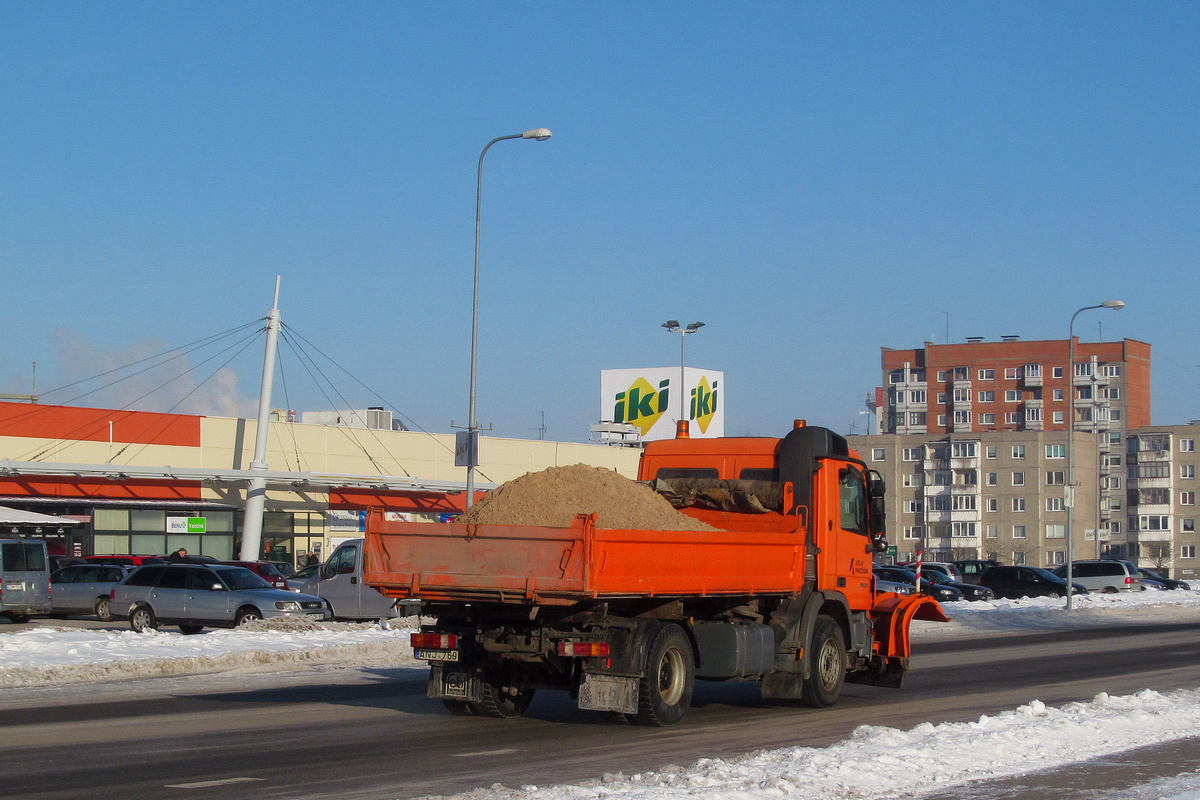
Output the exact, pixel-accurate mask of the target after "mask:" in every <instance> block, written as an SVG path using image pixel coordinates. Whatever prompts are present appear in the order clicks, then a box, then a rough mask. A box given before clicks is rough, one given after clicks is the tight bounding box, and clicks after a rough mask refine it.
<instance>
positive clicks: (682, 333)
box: [662, 319, 704, 420]
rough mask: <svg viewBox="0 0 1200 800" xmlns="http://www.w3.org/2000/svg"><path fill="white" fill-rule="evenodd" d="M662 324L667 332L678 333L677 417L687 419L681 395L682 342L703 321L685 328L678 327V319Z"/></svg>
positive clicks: (683, 384)
mask: <svg viewBox="0 0 1200 800" xmlns="http://www.w3.org/2000/svg"><path fill="white" fill-rule="evenodd" d="M662 326H663V327H664V328H666V329H667V333H678V334H679V419H681V420H685V419H687V412H686V410H685V406H684V403H685V402H686V398H684V396H683V395H684V386H685V383H684V380H685V379H684V377H683V365H684V346H683V343H684V340H685V339H686V337H687V335H688V334H689V333H695V332H696V331H698V330H700V329H701V328H703V327H704V323H703V322H693V323H692V324H691V325H688V326H687V327H686V328H681V327H679V320H677V319H669V320H667V321H666V322H664V323H663V324H662Z"/></svg>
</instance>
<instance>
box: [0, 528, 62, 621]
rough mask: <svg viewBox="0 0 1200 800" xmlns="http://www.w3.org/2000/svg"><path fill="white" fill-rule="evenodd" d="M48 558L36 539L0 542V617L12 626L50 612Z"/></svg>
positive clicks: (40, 543)
mask: <svg viewBox="0 0 1200 800" xmlns="http://www.w3.org/2000/svg"><path fill="white" fill-rule="evenodd" d="M50 610H51V606H50V559H49V557H48V556H47V554H46V543H45V542H43V541H41V540H39V539H0V616H4V617H8V618H9V620H11V621H12V622H15V623H23V622H28V621H29V617H30V616H31V615H33V614H48V613H50Z"/></svg>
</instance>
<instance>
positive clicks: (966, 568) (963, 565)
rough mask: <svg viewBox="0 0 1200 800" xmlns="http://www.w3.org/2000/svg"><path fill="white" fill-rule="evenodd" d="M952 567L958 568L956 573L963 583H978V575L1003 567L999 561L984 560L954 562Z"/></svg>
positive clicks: (970, 559) (969, 559)
mask: <svg viewBox="0 0 1200 800" xmlns="http://www.w3.org/2000/svg"><path fill="white" fill-rule="evenodd" d="M954 566H956V567H958V571H959V572H961V573H962V582H963V583H979V576H980V575H982V574H983V573H985V572H987V571H988V570H989V569H991V568H992V567H1002V566H1004V565H1003V564H1002V563H1001V562H999V561H992V560H990V559H986V558H968V559H964V560H961V561H955V562H954Z"/></svg>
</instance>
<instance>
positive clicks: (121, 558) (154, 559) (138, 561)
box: [83, 553, 167, 567]
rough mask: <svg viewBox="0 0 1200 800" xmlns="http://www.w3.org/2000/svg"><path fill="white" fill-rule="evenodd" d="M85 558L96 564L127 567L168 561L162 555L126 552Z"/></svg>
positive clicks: (84, 558)
mask: <svg viewBox="0 0 1200 800" xmlns="http://www.w3.org/2000/svg"><path fill="white" fill-rule="evenodd" d="M83 560H84V561H91V562H94V563H96V564H118V565H124V566H127V567H140V566H142V565H143V564H165V563H167V562H166V560H165V559H164V558H163V557H162V556H131V555H127V554H124V553H113V554H110V555H100V556H84V557H83Z"/></svg>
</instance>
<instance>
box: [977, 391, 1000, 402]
mask: <svg viewBox="0 0 1200 800" xmlns="http://www.w3.org/2000/svg"><path fill="white" fill-rule="evenodd" d="M978 397H979V402H981V403H994V402H996V393H995V392H980V393H979V395H978Z"/></svg>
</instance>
